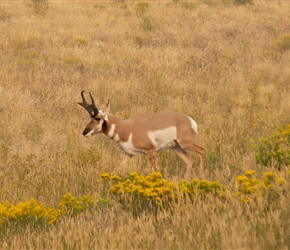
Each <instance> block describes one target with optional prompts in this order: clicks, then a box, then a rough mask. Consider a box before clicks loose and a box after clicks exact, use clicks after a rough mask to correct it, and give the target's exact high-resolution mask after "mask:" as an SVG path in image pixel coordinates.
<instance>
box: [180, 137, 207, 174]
mask: <svg viewBox="0 0 290 250" xmlns="http://www.w3.org/2000/svg"><path fill="white" fill-rule="evenodd" d="M178 144H179V145H180V147H181V148H182V149H183V150H185V149H188V150H191V151H194V152H197V153H198V154H199V156H200V165H199V167H200V172H201V173H204V156H205V149H204V148H203V147H201V146H199V145H197V144H194V143H192V142H178Z"/></svg>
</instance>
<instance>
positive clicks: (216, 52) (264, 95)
mask: <svg viewBox="0 0 290 250" xmlns="http://www.w3.org/2000/svg"><path fill="white" fill-rule="evenodd" d="M33 3H34V4H36V3H38V4H39V5H37V6H38V7H37V8H39V11H38V9H35V8H36V7H35V6H36V5H33ZM39 6H40V7H39ZM144 6H145V7H144ZM289 23H290V16H289V4H288V3H285V2H284V3H283V2H281V3H279V4H278V3H270V2H267V3H261V2H254V3H253V4H251V5H239V6H237V5H235V4H232V3H230V2H226V1H225V2H224V3H220V4H214V3H208V4H206V3H182V2H179V1H174V2H172V3H171V2H167V3H165V2H155V3H154V2H148V5H147V4H140V3H135V2H124V3H119V2H110V3H109V2H107V3H104V2H94V3H85V2H84V3H65V2H49V1H36V2H35V1H34V2H32V3H28V2H23V3H19V2H18V3H16V2H15V3H13V2H9V3H8V2H3V3H1V4H0V30H1V32H0V72H1V74H0V83H1V84H0V100H1V101H0V115H1V119H0V202H2V201H5V200H9V201H10V202H11V203H13V204H18V203H19V202H25V201H29V200H31V198H34V199H35V200H37V201H38V202H44V203H45V204H46V205H47V206H52V207H57V206H58V204H59V202H60V200H61V199H62V197H63V196H64V195H65V194H67V193H70V194H72V195H73V196H77V197H79V196H84V195H96V194H101V195H103V196H106V193H104V190H103V185H102V183H101V181H100V175H101V174H102V173H106V172H108V173H110V174H114V173H116V174H120V175H122V176H124V175H126V173H128V172H130V171H133V170H136V171H137V172H139V173H150V172H151V167H150V165H149V163H148V159H147V158H146V157H135V158H133V159H132V161H131V162H130V163H129V164H128V165H127V166H126V167H124V168H123V169H119V168H118V166H119V163H120V161H121V159H122V156H123V152H121V150H120V149H119V148H118V147H117V146H116V145H115V144H114V142H112V141H110V140H109V139H107V138H105V137H104V136H102V135H97V136H94V137H92V138H90V139H87V138H84V137H83V136H82V130H83V129H84V127H85V125H86V123H87V120H88V119H89V117H88V116H87V113H86V112H85V111H84V110H83V109H81V108H80V107H78V105H77V101H80V91H81V90H87V91H91V92H92V93H93V94H94V96H95V98H96V99H101V98H104V99H109V98H110V99H111V111H112V113H113V114H114V115H116V116H117V117H120V118H128V117H130V116H134V115H137V114H141V113H149V112H157V111H166V110H175V111H181V112H184V113H186V114H188V115H189V116H191V117H193V118H194V119H195V120H196V121H197V123H198V126H199V135H198V143H199V144H200V145H203V146H205V148H206V150H207V154H206V166H205V168H206V171H205V176H204V178H205V179H207V180H209V181H219V182H220V183H222V185H226V186H231V187H233V188H234V187H235V185H236V183H235V178H236V177H237V176H238V175H240V174H242V173H244V172H245V171H247V170H249V169H255V170H256V171H257V175H259V176H263V173H264V172H266V171H274V172H275V173H276V172H278V170H277V169H275V168H274V167H275V164H274V163H273V164H269V166H263V165H261V164H256V159H255V147H253V145H252V144H253V141H259V139H260V138H268V137H269V136H271V135H272V133H273V131H275V130H276V128H277V127H280V126H281V127H284V126H287V125H288V124H289V123H290V99H289V92H290V89H289V86H290V82H289V79H290V71H289V66H288V65H289V61H290V53H289V46H288V40H289V39H288V38H289V33H290V31H289ZM192 156H193V157H194V159H195V166H197V165H198V157H197V156H196V155H194V154H192ZM159 162H160V170H161V173H162V174H163V176H165V178H168V179H169V180H172V181H173V182H174V183H178V182H179V181H180V180H181V179H182V173H183V172H184V171H185V166H184V163H183V162H181V161H180V160H179V159H178V158H177V157H176V156H175V155H174V153H173V152H170V151H168V152H163V153H161V154H160V155H159ZM287 168H288V169H289V166H287V165H285V164H284V165H283V166H281V171H280V172H279V175H281V176H282V177H283V178H285V179H286V180H288V182H289V179H287V178H289V177H288V173H287V171H286V169H287ZM195 177H199V176H198V174H197V173H196V172H195V170H194V171H193V176H187V177H186V178H187V179H193V178H195ZM288 188H289V186H288ZM282 194H283V195H282V196H279V202H277V204H278V206H277V207H274V206H273V207H270V208H269V209H266V208H265V207H264V206H263V205H262V204H260V203H257V205H256V207H251V206H248V205H245V206H243V205H241V204H240V202H239V201H237V200H235V199H233V200H232V202H230V203H229V204H228V205H227V206H226V207H223V208H222V209H221V208H220V207H219V206H218V204H216V203H214V204H211V203H210V202H206V203H204V202H202V201H200V200H199V201H198V200H196V201H195V202H194V204H192V203H190V202H189V203H185V204H183V205H182V206H181V205H174V208H173V209H174V214H172V213H171V212H170V211H167V210H164V211H162V212H161V213H159V214H158V218H157V219H158V224H157V225H156V222H155V218H153V217H152V216H150V215H146V214H141V215H140V216H139V217H138V218H133V217H132V215H131V214H130V213H128V212H127V211H126V210H123V209H122V208H121V207H120V206H119V204H118V203H117V202H113V203H112V204H111V205H110V206H103V207H102V206H101V207H100V208H99V209H98V210H96V211H97V212H93V213H90V212H88V211H86V212H83V213H81V214H80V215H78V216H76V217H69V216H68V217H64V218H63V219H62V220H60V221H59V222H58V223H57V224H55V225H52V226H50V227H48V228H46V227H40V228H39V227H36V228H35V227H33V226H30V225H29V224H28V225H27V226H24V227H17V226H16V225H15V224H13V223H11V225H9V226H8V227H6V228H5V230H2V231H1V232H0V246H1V248H3V249H19V248H38V249H41V248H55V249H63V248H67V249H73V248H89V249H90V248H92V249H96V248H98V249H105V248H106V249H108V248H111V249H112V248H115V249H116V248H119V249H124V248H141V249H142V248H143V249H149V248H150V249H152V248H156V249H157V248H159V249H161V248H166V249H177V248H178V249H179V248H183V249H186V248H187V249H188V248H213V249H225V248H240V249H242V248H247V249H249V248H252V249H265V248H267V249H273V248H278V249H286V248H287V247H289V245H290V242H289V237H290V236H289V232H288V231H289V230H288V229H287V228H288V226H289V209H285V207H287V205H289V189H288V190H285V191H283V193H282ZM283 206H284V207H283ZM169 242H171V243H170V244H169Z"/></svg>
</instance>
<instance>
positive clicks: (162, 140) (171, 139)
mask: <svg viewBox="0 0 290 250" xmlns="http://www.w3.org/2000/svg"><path fill="white" fill-rule="evenodd" d="M147 135H148V137H149V139H150V140H151V142H152V144H153V145H154V147H155V149H156V151H162V150H166V149H170V148H174V147H175V146H176V137H177V130H176V127H169V128H166V129H163V130H156V131H150V132H148V134H147Z"/></svg>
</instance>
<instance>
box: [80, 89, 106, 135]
mask: <svg viewBox="0 0 290 250" xmlns="http://www.w3.org/2000/svg"><path fill="white" fill-rule="evenodd" d="M84 92H85V91H82V92H81V96H82V100H83V102H78V104H79V105H81V106H82V107H84V108H85V110H86V111H88V113H89V114H90V116H91V120H90V122H89V123H88V125H87V126H86V128H85V129H84V131H83V135H84V136H91V135H94V134H97V133H100V132H102V131H103V127H104V126H105V125H106V122H107V121H108V114H109V111H110V100H109V101H108V104H107V106H104V108H103V109H100V110H98V108H97V107H96V105H95V101H94V98H93V97H92V94H91V93H89V95H90V98H91V101H92V104H88V103H87V101H86V99H85V97H84ZM102 106H103V105H102Z"/></svg>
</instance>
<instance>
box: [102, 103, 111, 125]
mask: <svg viewBox="0 0 290 250" xmlns="http://www.w3.org/2000/svg"><path fill="white" fill-rule="evenodd" d="M109 113H110V100H108V103H107V106H106V108H105V109H104V110H103V112H102V116H103V117H104V119H105V120H106V121H107V120H108V114H109Z"/></svg>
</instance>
